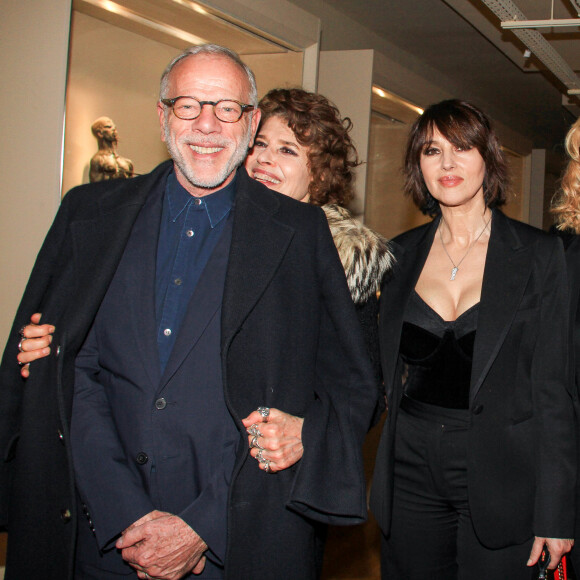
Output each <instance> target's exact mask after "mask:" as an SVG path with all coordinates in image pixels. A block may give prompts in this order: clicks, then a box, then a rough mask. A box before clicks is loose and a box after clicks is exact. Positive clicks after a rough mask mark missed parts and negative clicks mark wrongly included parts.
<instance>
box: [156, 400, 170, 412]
mask: <svg viewBox="0 0 580 580" xmlns="http://www.w3.org/2000/svg"><path fill="white" fill-rule="evenodd" d="M165 407H167V401H166V400H165V399H164V398H163V397H161V398H160V399H157V400H156V401H155V408H156V409H159V410H160V411H161V410H162V409H165Z"/></svg>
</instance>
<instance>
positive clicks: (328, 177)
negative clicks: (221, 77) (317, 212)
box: [258, 89, 360, 205]
mask: <svg viewBox="0 0 580 580" xmlns="http://www.w3.org/2000/svg"><path fill="white" fill-rule="evenodd" d="M258 106H259V107H260V110H261V111H262V120H261V123H265V122H266V121H267V120H268V119H270V118H271V117H281V118H282V119H284V120H285V121H286V122H287V123H288V127H290V129H292V131H293V132H294V135H295V136H296V139H297V140H298V143H300V145H302V146H304V147H308V168H309V170H310V174H311V175H312V180H311V181H310V185H309V186H308V193H309V194H310V200H309V203H311V204H313V205H325V204H327V203H335V204H338V205H345V204H346V203H347V202H348V201H349V200H350V199H351V198H352V195H353V181H354V175H353V172H352V170H353V168H354V167H356V166H357V165H359V164H360V162H359V160H358V158H357V153H356V149H355V146H354V144H353V142H352V140H351V138H350V135H349V132H350V130H351V128H352V122H351V120H350V119H349V118H348V117H345V118H344V119H343V118H341V116H340V112H339V110H338V109H337V108H336V107H335V106H334V105H333V104H332V103H331V102H330V101H329V100H328V99H327V98H326V97H323V96H322V95H318V94H316V93H310V92H308V91H305V90H303V89H273V90H271V91H270V92H269V93H268V94H266V95H265V96H264V97H262V99H261V101H260V103H259V105H258Z"/></svg>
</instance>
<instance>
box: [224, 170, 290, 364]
mask: <svg viewBox="0 0 580 580" xmlns="http://www.w3.org/2000/svg"><path fill="white" fill-rule="evenodd" d="M238 180H239V184H238V192H237V195H236V206H235V213H234V223H233V232H232V243H231V250H230V258H229V264H228V271H227V275H226V281H225V288H224V297H223V304H222V339H221V340H222V353H224V352H225V351H226V349H227V346H228V345H229V343H230V341H231V339H232V338H233V336H234V334H235V333H236V332H237V330H238V329H239V328H240V326H241V325H242V323H243V321H244V320H245V318H246V317H247V316H248V314H249V313H250V311H251V310H252V308H253V307H254V306H255V304H256V303H257V302H258V300H259V298H260V296H261V295H262V293H263V292H264V290H265V289H266V287H267V286H268V284H269V283H270V281H271V280H272V278H273V276H274V274H275V272H276V269H277V268H278V265H279V264H280V262H281V261H282V259H283V257H284V254H285V253H286V250H287V249H288V246H289V245H290V241H291V240H292V237H293V236H294V229H293V228H291V227H290V226H287V225H285V224H282V223H280V222H278V221H276V219H274V215H275V213H276V212H277V211H278V207H279V203H278V201H277V200H276V198H275V197H273V196H270V195H268V196H265V195H261V191H255V192H254V191H252V188H253V187H255V184H254V183H253V181H251V180H250V178H249V177H248V175H247V174H246V172H245V171H243V170H240V172H239V173H238ZM254 196H259V199H260V203H256V201H255V200H254V199H253V197H254Z"/></svg>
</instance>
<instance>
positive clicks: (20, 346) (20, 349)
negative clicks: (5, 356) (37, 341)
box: [18, 336, 28, 352]
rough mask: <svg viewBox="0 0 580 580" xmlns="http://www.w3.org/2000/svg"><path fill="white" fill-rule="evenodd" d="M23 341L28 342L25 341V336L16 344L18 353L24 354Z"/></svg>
mask: <svg viewBox="0 0 580 580" xmlns="http://www.w3.org/2000/svg"><path fill="white" fill-rule="evenodd" d="M25 340H28V339H27V338H26V337H25V336H23V337H22V338H21V339H20V342H19V343H18V350H19V351H20V352H24V351H23V350H22V343H23V342H24V341H25Z"/></svg>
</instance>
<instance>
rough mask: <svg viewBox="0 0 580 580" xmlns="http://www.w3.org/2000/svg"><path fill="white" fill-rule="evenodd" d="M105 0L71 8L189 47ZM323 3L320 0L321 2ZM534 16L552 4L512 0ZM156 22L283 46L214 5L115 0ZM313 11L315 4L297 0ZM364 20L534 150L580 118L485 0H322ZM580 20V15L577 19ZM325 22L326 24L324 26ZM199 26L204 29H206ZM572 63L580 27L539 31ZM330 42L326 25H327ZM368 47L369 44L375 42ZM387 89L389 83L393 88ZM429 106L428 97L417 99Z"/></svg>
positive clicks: (240, 47) (256, 47)
mask: <svg viewBox="0 0 580 580" xmlns="http://www.w3.org/2000/svg"><path fill="white" fill-rule="evenodd" d="M97 1H98V0H74V7H75V8H76V9H78V10H81V11H83V12H85V13H88V14H90V15H92V16H95V17H97V18H103V19H106V20H108V21H109V22H111V23H113V24H117V25H119V26H123V27H125V28H129V29H131V30H133V31H135V32H140V33H143V34H147V35H148V36H150V37H151V38H154V39H156V40H160V41H162V42H165V43H167V44H171V45H174V46H176V47H177V48H184V47H186V46H188V45H189V44H191V42H189V41H187V40H178V39H176V38H174V37H173V36H171V35H170V34H164V33H163V32H162V31H159V30H154V29H151V28H149V29H148V30H146V31H145V30H144V28H143V24H140V23H139V22H135V21H131V20H128V19H127V18H125V17H123V16H120V15H117V16H115V14H112V13H109V12H106V11H104V10H103V9H101V8H98V7H95V5H94V3H95V2H97ZM320 1H321V0H318V2H320ZM513 1H514V3H515V4H516V5H517V7H518V8H519V9H520V10H521V11H522V12H523V13H524V14H525V16H526V17H527V18H528V19H530V20H532V19H533V20H539V19H549V18H550V17H551V15H552V0H513ZM573 1H576V0H553V11H554V12H553V17H554V18H556V19H560V18H576V17H577V16H578V15H577V13H576V12H575V11H574V9H573V6H572V2H573ZM115 2H116V3H117V4H119V5H122V6H123V7H124V8H126V9H128V10H130V11H132V12H134V13H136V14H142V15H145V16H147V18H150V19H151V20H153V21H155V22H161V23H163V24H166V25H170V26H174V27H176V28H180V29H182V30H189V31H195V32H194V34H198V35H200V36H202V38H203V40H205V41H210V42H216V43H218V44H225V45H227V46H230V47H231V48H233V49H234V50H237V51H238V52H239V53H241V54H252V53H275V52H285V51H286V50H287V49H288V48H290V49H292V48H293V47H290V46H281V45H280V43H278V42H276V40H275V39H272V38H267V36H265V35H264V34H263V33H262V32H261V31H252V30H250V31H248V30H247V26H246V25H244V24H243V23H241V22H240V23H236V22H231V21H230V22H226V21H224V20H223V19H221V18H220V17H219V15H217V14H212V13H211V9H208V10H209V12H208V13H207V14H199V13H198V12H195V11H194V10H192V9H191V3H190V2H188V0H115ZM294 3H295V4H298V5H303V6H304V8H305V9H308V6H307V4H308V1H306V0H294ZM322 5H323V6H324V5H328V6H330V7H332V8H334V9H336V10H338V11H340V12H342V13H344V14H346V15H347V16H349V17H350V18H352V19H353V20H355V21H357V22H359V23H360V24H362V25H363V26H365V27H366V28H368V29H369V30H371V31H372V32H374V33H375V34H377V35H379V36H381V37H382V38H384V39H385V40H386V41H388V43H389V44H391V45H394V46H396V47H398V48H400V49H402V50H404V51H405V52H407V53H409V54H410V55H413V56H414V57H415V58H416V59H418V60H420V61H421V62H423V63H425V64H426V65H427V69H426V70H428V71H429V72H428V73H425V74H430V75H431V78H430V79H429V80H431V81H433V82H434V83H435V84H441V82H442V80H441V79H452V81H453V89H452V88H450V87H449V88H448V90H450V91H453V93H454V94H455V96H457V97H460V98H466V99H469V100H472V101H474V102H475V103H477V104H479V105H480V106H482V108H484V109H485V110H486V111H487V112H488V113H490V114H491V115H492V116H493V117H495V118H496V119H497V120H498V121H501V122H502V123H504V124H505V125H507V126H509V127H511V128H513V129H514V130H515V131H518V132H519V133H520V134H522V135H523V136H525V137H527V138H529V139H530V140H531V141H532V143H533V145H534V147H536V148H546V149H553V150H557V151H559V152H561V151H562V142H563V138H564V135H565V134H566V131H567V129H568V127H569V126H570V124H571V123H572V122H573V120H574V118H575V117H577V116H579V115H580V97H571V98H569V97H565V96H564V95H565V93H566V88H565V87H564V86H563V85H562V83H561V82H560V81H558V80H557V79H556V78H555V77H554V75H552V74H551V73H550V72H548V71H546V70H544V67H543V66H542V65H541V63H539V62H538V61H536V59H535V58H534V57H531V58H525V57H524V55H523V53H524V49H525V47H524V46H523V45H522V44H521V43H520V42H519V41H518V40H517V38H516V37H515V35H514V34H513V32H512V31H509V30H502V29H501V27H500V22H499V20H498V18H497V17H496V16H495V15H494V14H493V13H492V12H491V11H490V10H489V9H488V8H487V7H486V6H485V4H484V3H483V1H482V0H322ZM579 20H580V18H579ZM323 27H324V23H323ZM200 31H202V32H200ZM541 32H542V34H543V35H544V36H545V38H546V39H547V40H548V41H549V42H550V43H551V44H552V45H553V46H554V48H555V49H556V50H557V51H558V53H559V54H560V55H561V56H562V57H563V58H564V60H565V61H566V62H567V64H568V65H569V66H570V67H571V68H572V69H573V70H574V71H575V72H576V73H577V74H578V73H580V28H578V27H576V28H559V29H552V30H550V29H542V30H541ZM322 35H323V36H322V41H323V42H322V44H323V48H324V28H323V31H322ZM368 48H372V46H369V47H368ZM386 88H388V87H386ZM420 104H421V105H426V104H428V103H420Z"/></svg>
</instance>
